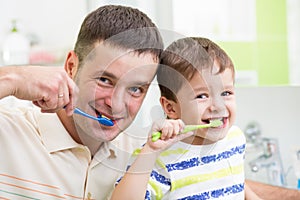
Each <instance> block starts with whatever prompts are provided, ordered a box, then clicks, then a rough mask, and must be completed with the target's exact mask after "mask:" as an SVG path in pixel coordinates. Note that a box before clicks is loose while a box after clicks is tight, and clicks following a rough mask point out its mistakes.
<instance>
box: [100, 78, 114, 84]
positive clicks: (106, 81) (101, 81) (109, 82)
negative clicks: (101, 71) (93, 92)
mask: <svg viewBox="0 0 300 200" xmlns="http://www.w3.org/2000/svg"><path fill="white" fill-rule="evenodd" d="M97 82H98V83H99V84H104V85H111V84H112V82H111V81H110V80H109V79H107V78H105V77H99V78H97Z"/></svg>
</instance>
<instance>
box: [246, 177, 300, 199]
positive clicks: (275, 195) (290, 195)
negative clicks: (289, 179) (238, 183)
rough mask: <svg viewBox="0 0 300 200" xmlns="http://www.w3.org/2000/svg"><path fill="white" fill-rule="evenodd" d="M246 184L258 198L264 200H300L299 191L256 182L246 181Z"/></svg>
mask: <svg viewBox="0 0 300 200" xmlns="http://www.w3.org/2000/svg"><path fill="white" fill-rule="evenodd" d="M246 184H247V185H248V187H250V188H251V189H252V190H253V191H254V192H255V193H256V194H257V195H258V196H259V197H260V198H262V199H264V200H274V199H284V200H295V199H300V191H299V190H293V189H288V188H283V187H278V186H272V185H268V184H264V183H260V182H256V181H251V180H246Z"/></svg>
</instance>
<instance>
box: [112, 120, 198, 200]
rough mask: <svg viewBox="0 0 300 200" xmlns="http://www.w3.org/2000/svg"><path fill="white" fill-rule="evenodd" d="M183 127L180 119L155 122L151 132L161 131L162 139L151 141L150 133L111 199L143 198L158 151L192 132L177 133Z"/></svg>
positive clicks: (129, 199) (139, 199) (130, 199)
mask: <svg viewBox="0 0 300 200" xmlns="http://www.w3.org/2000/svg"><path fill="white" fill-rule="evenodd" d="M183 127H184V123H183V122H182V121H181V120H166V121H165V122H164V123H163V124H159V123H155V124H154V125H153V127H152V131H151V133H152V132H156V131H161V133H162V136H161V138H162V139H160V140H158V141H156V142H152V141H151V135H150V137H149V138H148V141H147V143H146V144H145V145H144V146H143V148H142V149H141V152H140V153H139V155H138V157H137V158H136V160H135V161H134V162H133V164H132V165H131V167H130V168H129V169H128V171H127V172H126V173H125V175H124V177H123V178H122V179H121V181H120V183H119V184H118V185H117V186H116V188H115V190H114V192H113V194H112V198H111V199H116V200H119V199H122V200H126V199H128V200H134V199H138V200H141V199H144V198H145V194H146V190H147V185H148V181H149V177H150V174H151V172H152V169H153V168H154V165H155V161H156V159H157V157H158V156H159V154H160V152H161V151H163V150H165V149H167V148H168V147H170V146H171V145H172V144H174V143H175V142H177V141H179V140H182V139H183V138H186V137H188V136H191V134H192V133H185V134H179V135H178V133H180V132H181V131H182V130H183Z"/></svg>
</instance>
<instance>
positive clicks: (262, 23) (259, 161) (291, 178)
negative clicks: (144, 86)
mask: <svg viewBox="0 0 300 200" xmlns="http://www.w3.org/2000/svg"><path fill="white" fill-rule="evenodd" d="M106 4H121V5H127V6H131V7H136V8H138V9H140V10H142V11H143V12H145V13H146V14H147V15H148V16H149V17H150V18H152V19H153V21H154V22H155V23H156V24H157V26H158V27H159V28H160V29H161V30H162V33H163V37H164V39H165V43H166V45H168V44H169V43H170V42H172V40H173V39H176V38H180V37H184V36H203V37H208V38H210V39H212V40H214V41H215V42H216V43H217V44H219V45H220V46H221V47H222V48H223V49H224V50H225V51H226V52H227V53H228V54H229V56H230V57H231V58H232V60H233V62H234V64H235V67H236V70H237V76H236V85H237V103H238V117H237V122H236V123H237V125H238V126H239V127H240V128H241V129H242V130H243V131H244V132H245V134H246V136H247V142H248V144H249V145H248V147H249V148H248V149H247V154H246V164H245V169H246V176H247V177H248V178H251V179H255V180H260V181H263V182H267V183H271V184H276V185H281V186H285V187H291V188H297V187H300V186H298V185H297V184H298V179H299V180H300V164H299V163H300V144H299V143H300V142H299V141H300V133H299V128H298V126H297V125H298V123H299V120H300V115H299V113H300V106H299V102H300V56H299V54H300V37H299V35H300V1H299V0H277V1H276V2H274V1H272V0H243V1H240V0H210V1H206V0H185V1H182V0H163V1H145V0H130V1H121V0H111V1H108V0H26V1H24V0H10V1H5V0H0V66H2V65H10V64H42V65H49V66H62V65H63V63H64V59H65V56H66V54H67V52H68V51H69V50H72V49H73V47H74V44H75V41H76V37H77V34H78V31H79V28H80V25H81V23H82V21H83V19H84V17H85V16H86V14H87V13H89V12H90V11H92V10H94V9H96V8H97V7H99V6H101V5H106ZM170 34H172V36H173V37H171V38H170V37H169V36H170ZM158 98H159V92H158V90H157V87H156V84H155V82H154V83H153V86H152V88H151V90H150V93H149V94H148V95H147V98H146V100H145V102H144V104H143V107H142V110H141V112H140V113H139V116H138V117H137V119H136V122H137V123H136V124H139V125H141V126H144V127H149V126H150V125H151V123H152V122H153V120H155V119H156V118H159V117H161V116H162V113H161V112H160V111H159V102H158ZM1 101H2V102H4V101H3V100H1ZM7 102H9V103H11V102H12V100H10V99H9V100H8V101H6V103H7ZM153 111H155V113H154V115H153Z"/></svg>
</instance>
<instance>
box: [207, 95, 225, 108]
mask: <svg viewBox="0 0 300 200" xmlns="http://www.w3.org/2000/svg"><path fill="white" fill-rule="evenodd" d="M209 108H210V110H211V111H222V110H224V108H225V102H224V100H223V99H222V98H212V99H211V101H210V106H209Z"/></svg>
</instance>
